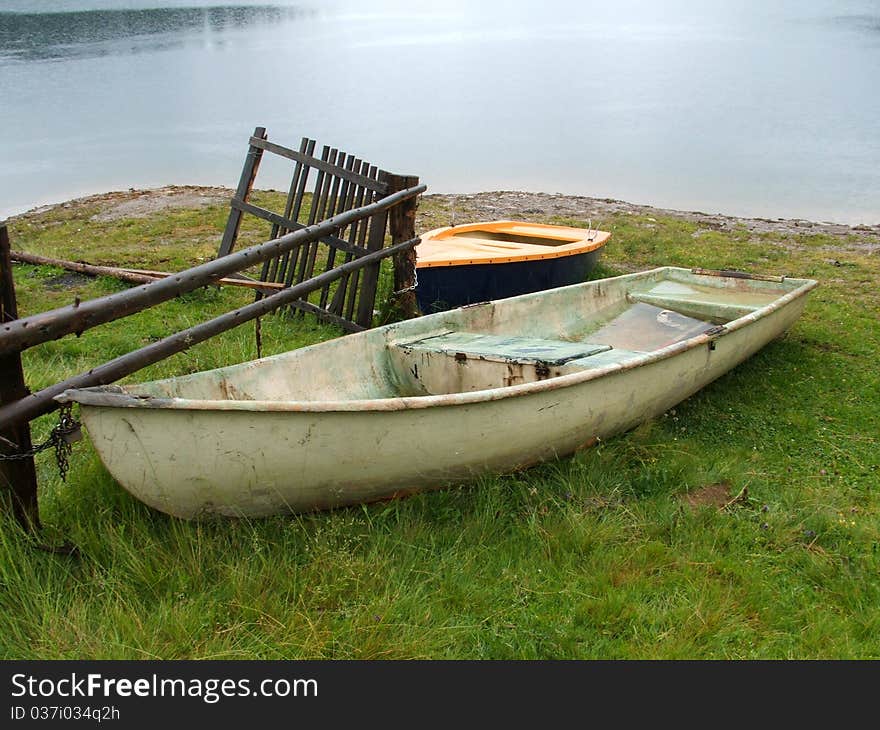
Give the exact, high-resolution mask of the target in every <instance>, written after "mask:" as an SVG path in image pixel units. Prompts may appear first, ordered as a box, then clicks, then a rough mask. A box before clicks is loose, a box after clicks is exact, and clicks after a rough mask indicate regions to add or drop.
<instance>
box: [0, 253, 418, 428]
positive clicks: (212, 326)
mask: <svg viewBox="0 0 880 730" xmlns="http://www.w3.org/2000/svg"><path fill="white" fill-rule="evenodd" d="M418 243H419V239H418V238H416V239H413V240H411V241H404V242H402V243H400V244H398V245H396V246H389V247H388V248H384V249H382V250H380V251H376V252H374V253H371V254H367V255H366V256H362V257H360V258H357V259H355V260H354V261H350V262H348V263H346V264H343V265H342V266H339V267H337V268H335V269H331V270H330V271H325V272H324V273H322V274H319V275H318V276H315V277H313V278H311V279H308V280H306V281H304V282H302V283H301V284H297V285H296V286H292V287H289V288H287V289H282V290H281V291H279V292H277V293H275V294H271V295H270V296H267V297H265V298H264V299H260V300H258V301H256V302H253V303H252V304H248V305H247V306H244V307H241V308H239V309H236V310H234V311H232V312H227V313H226V314H223V315H220V316H219V317H215V318H214V319H211V320H209V321H207V322H203V323H201V324H198V325H195V326H194V327H190V328H189V329H186V330H183V331H181V332H177V333H176V334H173V335H171V336H169V337H166V338H164V339H162V340H159V341H158V342H154V343H152V344H150V345H147V346H146V347H142V348H140V349H138V350H134V351H133V352H129V353H128V354H126V355H122V356H121V357H117V358H116V359H115V360H111V361H110V362H107V363H104V364H103V365H100V366H98V367H96V368H94V369H92V370H89V371H88V372H87V373H82V374H80V375H77V376H74V377H73V378H69V379H67V380H65V381H63V382H61V383H56V384H55V385H52V386H50V387H48V388H44V389H43V390H41V391H39V392H37V393H34V394H33V395H29V396H27V397H26V398H23V399H22V400H19V401H18V402H15V403H10V404H8V405H5V406H3V407H0V428H2V427H3V424H7V423H18V422H21V421H27V420H31V419H34V418H36V417H37V416H40V415H42V414H44V413H49V412H50V411H52V410H54V409H55V408H57V407H58V403H57V402H56V401H55V400H54V398H55V396H57V395H60V394H61V393H63V392H64V391H65V390H67V389H68V388H88V387H91V386H95V385H107V384H108V383H112V382H114V381H116V380H119V379H120V378H124V377H125V376H126V375H129V374H131V373H133V372H136V371H137V370H140V369H142V368H145V367H147V366H148V365H152V364H153V363H155V362H159V361H160V360H164V359H165V358H167V357H170V356H171V355H174V354H176V353H178V352H183V351H184V350H187V349H189V348H190V347H192V346H193V345H195V344H197V343H199V342H203V341H204V340H207V339H209V338H211V337H214V336H215V335H218V334H220V333H221V332H225V331H227V330H230V329H232V328H233V327H237V326H238V325H240V324H244V323H245V322H249V321H251V320H253V319H256V318H257V317H262V316H263V315H264V314H268V313H269V312H272V311H274V310H276V309H278V308H279V307H283V306H285V305H289V304H291V303H292V302H295V301H296V300H298V299H300V298H302V297H305V296H306V295H308V294H310V293H311V292H313V291H316V290H317V289H320V288H321V287H323V286H326V285H327V284H331V283H332V282H334V281H336V280H337V279H340V278H342V277H343V276H346V275H348V274H350V273H351V272H353V271H357V270H359V269H362V268H364V267H367V266H372V265H374V264H376V263H377V262H379V261H381V260H382V259H384V258H387V257H389V256H394V255H395V254H397V253H399V252H400V251H402V250H404V249H406V248H411V247H413V246H416V245H417V244H418Z"/></svg>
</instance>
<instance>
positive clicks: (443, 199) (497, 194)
mask: <svg viewBox="0 0 880 730" xmlns="http://www.w3.org/2000/svg"><path fill="white" fill-rule="evenodd" d="M233 192H234V191H233V189H232V188H226V187H218V186H201V185H165V186H162V187H157V188H129V189H128V190H115V191H108V192H104V193H95V194H92V195H85V196H82V197H77V198H71V199H70V200H65V201H61V202H58V203H50V204H45V205H40V206H36V207H33V208H30V209H28V210H27V211H24V212H21V213H18V214H15V215H10V216H8V217H7V218H6V221H8V222H14V221H16V220H20V219H27V218H29V217H32V216H38V215H42V214H44V213H47V212H49V211H52V210H55V209H58V208H78V207H82V206H90V205H95V204H99V205H103V206H104V209H103V210H102V211H101V212H99V213H97V214H95V216H94V219H95V220H115V219H120V218H126V217H131V218H141V217H146V216H148V215H151V214H153V213H158V212H162V211H165V210H171V209H186V208H198V207H203V206H207V205H218V204H226V203H227V202H228V201H229V199H230V197H231V196H232V194H233ZM268 192H278V191H274V190H272V189H269V191H268ZM422 197H423V199H425V200H426V201H431V202H436V203H440V204H441V205H443V207H444V208H445V209H447V210H448V211H449V213H450V221H449V223H446V225H449V224H451V223H452V222H453V217H454V218H455V221H456V222H458V223H464V222H470V221H472V220H501V219H523V220H528V219H538V218H546V217H562V218H565V217H571V218H578V219H583V220H584V221H586V220H589V219H592V223H593V225H594V226H595V227H601V224H602V220H603V218H608V217H610V216H613V215H621V214H623V215H638V216H646V217H652V216H660V217H671V218H676V219H679V220H686V221H690V222H694V223H697V224H699V225H700V226H702V227H705V228H708V229H714V230H735V229H741V230H742V229H744V230H746V231H748V232H749V233H754V234H767V233H775V234H782V235H801V234H812V235H826V236H832V237H837V238H844V239H846V240H848V241H849V242H852V243H857V244H858V247H859V248H862V247H863V246H865V247H867V248H868V249H869V250H870V251H869V252H873V251H875V250H878V249H880V223H877V224H874V225H864V224H858V225H850V224H846V223H833V222H827V221H826V222H820V221H810V220H806V219H802V218H775V219H771V218H761V217H754V218H751V217H746V216H734V215H726V214H723V213H705V212H701V211H686V210H674V209H670V208H659V207H655V206H651V205H643V204H639V203H630V202H627V201H624V200H617V199H614V198H594V197H588V196H580V195H565V194H562V193H540V192H528V191H515V190H495V191H485V192H479V193H425V194H424V195H423V196H422ZM463 216H466V217H463ZM422 232H424V231H422ZM854 239H855V240H854Z"/></svg>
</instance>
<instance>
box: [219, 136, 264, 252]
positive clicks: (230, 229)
mask: <svg viewBox="0 0 880 730" xmlns="http://www.w3.org/2000/svg"><path fill="white" fill-rule="evenodd" d="M265 138H266V128H265V127H257V128H256V129H255V130H254V135H253V136H252V137H251V144H250V147H249V148H248V153H247V157H245V161H244V167H243V168H242V170H241V178H240V179H239V181H238V187H237V188H236V190H235V197H237V198H238V199H239V200H247V199H248V195H250V193H251V188H253V186H254V179H255V178H256V176H257V170H259V169H260V160H261V159H262V157H263V149H262V148H261V147H259V146H257V145H255V144H254V141H255V140H262V141H265ZM240 226H241V211H239V210H236V209H235V208H232V209H231V210H230V211H229V218H227V219H226V229H225V230H224V231H223V239H222V240H221V241H220V250H219V252H218V253H217V255H218V256H226V255H228V254H229V253H230V252H231V251H232V248H233V247H234V246H235V239H236V238H238V229H239V228H240Z"/></svg>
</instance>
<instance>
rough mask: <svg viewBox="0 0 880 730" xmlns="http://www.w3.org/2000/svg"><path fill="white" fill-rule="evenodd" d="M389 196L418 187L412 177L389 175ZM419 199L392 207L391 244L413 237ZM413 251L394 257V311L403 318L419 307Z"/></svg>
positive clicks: (409, 315) (417, 313)
mask: <svg viewBox="0 0 880 730" xmlns="http://www.w3.org/2000/svg"><path fill="white" fill-rule="evenodd" d="M387 180H388V193H389V195H390V194H391V193H396V192H397V191H398V190H405V189H406V188H409V187H415V186H416V185H418V184H419V178H418V177H416V176H415V175H389V176H388V178H387ZM418 205H419V202H418V198H410V199H409V200H405V201H404V202H402V203H400V204H399V205H396V206H394V207H393V208H392V209H391V210H390V211H389V212H388V214H389V218H390V221H389V228H390V229H391V244H392V245H394V244H395V243H400V242H401V241H409V240H411V239H413V238H415V237H416V208H418ZM415 284H416V250H415V248H410V249H407V250H405V251H401V252H400V253H399V254H397V255H396V256H395V257H394V291H395V292H400V293H399V294H398V295H397V302H396V304H397V308H398V310H399V312H400V313H401V314H402V315H403V316H404V317H417V316H418V315H419V307H418V303H417V302H416V292H415V288H414V287H415Z"/></svg>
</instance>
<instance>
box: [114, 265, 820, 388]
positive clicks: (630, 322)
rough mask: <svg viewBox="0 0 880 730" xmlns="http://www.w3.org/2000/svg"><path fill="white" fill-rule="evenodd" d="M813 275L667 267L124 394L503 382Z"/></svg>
mask: <svg viewBox="0 0 880 730" xmlns="http://www.w3.org/2000/svg"><path fill="white" fill-rule="evenodd" d="M803 283H804V282H802V281H800V280H794V279H781V278H780V279H774V280H764V279H744V278H734V277H722V276H717V275H701V274H695V273H693V272H691V271H689V270H687V269H676V268H669V267H667V268H663V269H655V270H653V271H649V272H644V273H642V274H632V275H628V276H623V277H617V278H614V279H603V280H600V281H593V282H589V283H586V284H582V285H575V286H569V287H562V288H559V289H554V290H549V291H544V292H537V293H535V294H529V295H525V296H521V297H514V298H511V299H505V300H498V301H495V302H489V303H485V304H480V305H473V306H469V307H463V308H460V309H456V310H452V311H449V312H441V313H438V314H434V315H429V316H427V317H420V318H418V319H413V320H407V321H405V322H401V323H397V324H395V325H391V326H387V327H382V328H377V329H374V330H368V331H366V332H363V333H360V334H357V335H350V336H348V337H341V338H339V339H336V340H332V341H330V342H326V343H323V344H319V345H314V346H312V347H307V348H303V349H301V350H293V351H290V352H287V353H284V354H282V355H277V356H274V357H269V358H264V359H262V360H256V361H253V362H250V363H243V364H241V365H234V366H231V367H227V368H221V369H219V370H213V371H207V372H203V373H196V374H194V375H188V376H183V377H179V378H173V379H169V380H164V381H154V382H152V383H144V384H141V385H138V386H128V387H126V388H125V391H126V392H128V393H132V394H142V395H152V396H160V397H176V398H187V399H211V400H219V399H231V400H261V401H263V400H275V401H278V400H283V401H342V400H372V399H381V398H397V397H403V396H409V397H413V396H426V395H441V394H449V393H464V392H469V391H478V390H486V389H492V388H501V387H505V386H511V385H518V384H521V383H528V382H534V381H538V380H545V379H547V378H552V377H558V376H562V375H567V374H569V373H573V372H576V371H581V370H590V369H597V368H604V367H607V366H609V365H613V364H622V363H626V362H627V361H630V360H634V359H637V358H641V357H643V356H644V355H645V354H646V353H651V352H654V351H657V350H660V349H662V348H665V347H668V346H670V345H674V344H676V343H679V342H682V341H684V340H687V339H689V338H691V337H694V336H696V335H699V334H701V333H704V332H707V331H709V330H712V329H713V328H716V327H717V326H718V325H723V324H727V323H729V322H730V321H732V320H735V319H737V318H738V317H742V316H744V315H747V314H750V313H752V312H755V311H757V310H759V309H760V308H762V307H764V306H766V305H768V304H770V303H771V302H773V301H774V300H776V299H778V298H779V297H781V296H783V295H784V294H787V293H788V292H791V291H793V290H794V289H797V288H798V286H800V285H802V284H803Z"/></svg>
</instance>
